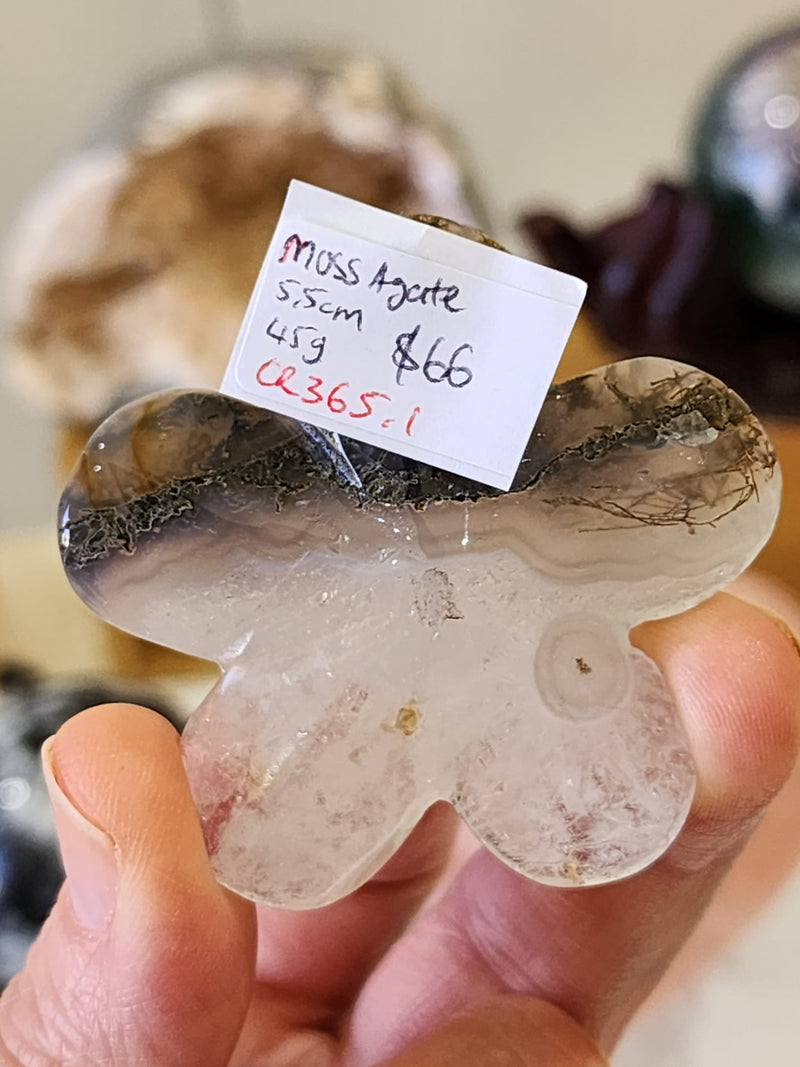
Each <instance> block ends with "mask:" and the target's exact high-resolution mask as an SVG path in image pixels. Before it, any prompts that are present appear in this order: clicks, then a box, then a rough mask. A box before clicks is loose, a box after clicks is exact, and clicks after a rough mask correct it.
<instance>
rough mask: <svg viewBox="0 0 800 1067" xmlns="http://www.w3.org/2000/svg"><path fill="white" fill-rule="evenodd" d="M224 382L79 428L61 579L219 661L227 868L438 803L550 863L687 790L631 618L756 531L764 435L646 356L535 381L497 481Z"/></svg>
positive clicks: (686, 587)
mask: <svg viewBox="0 0 800 1067" xmlns="http://www.w3.org/2000/svg"><path fill="white" fill-rule="evenodd" d="M338 444H339V443H338V442H337V440H336V439H335V438H333V437H330V436H328V435H326V434H323V433H321V432H320V431H317V430H314V429H312V428H311V427H304V426H302V425H301V424H299V423H296V422H293V421H291V420H289V419H286V418H283V417H281V416H278V415H275V414H273V413H271V412H268V411H263V410H260V409H258V408H255V407H250V406H248V405H247V404H244V403H241V402H239V401H236V400H232V399H230V398H227V397H224V396H221V395H219V394H216V393H199V392H183V391H172V392H167V393H162V394H158V395H156V396H154V397H150V398H148V399H145V400H140V401H137V402H135V403H133V404H130V405H128V406H127V407H125V408H122V409H121V410H119V411H118V412H117V413H116V414H115V415H113V416H112V417H111V418H109V419H108V420H107V421H106V422H105V423H104V424H103V425H102V426H101V427H100V428H99V429H98V430H97V432H96V433H95V434H94V436H93V437H92V438H91V440H90V441H89V443H88V445H87V446H86V449H85V452H84V455H83V458H82V460H81V462H80V464H79V466H78V468H77V470H76V471H75V473H74V475H73V477H72V480H71V481H70V483H69V485H68V487H67V489H66V491H65V493H64V497H63V500H62V510H61V545H62V553H63V560H64V565H65V567H66V570H67V573H68V575H69V578H70V581H71V582H72V584H73V586H74V588H75V589H76V591H77V592H78V594H79V595H80V596H81V597H82V598H83V599H84V601H86V603H87V604H89V605H90V606H91V607H92V608H93V609H94V610H95V611H96V612H98V613H99V614H100V615H101V616H102V617H103V618H105V619H107V620H108V621H109V622H112V623H114V624H115V625H116V626H119V627H121V628H123V629H125V630H128V631H130V632H131V633H134V634H137V635H139V636H141V637H144V638H147V639H149V640H151V641H156V642H159V643H161V644H164V645H168V646H169V647H171V648H175V649H179V650H182V651H184V652H189V653H193V654H195V655H198V656H202V657H205V658H207V659H209V660H213V661H215V662H216V663H218V664H219V667H220V671H221V678H220V681H219V684H218V685H217V686H216V687H215V688H214V689H213V691H212V692H211V693H210V694H209V696H208V697H207V699H206V700H205V701H204V703H203V704H202V705H201V707H200V708H199V709H198V710H197V711H196V712H195V714H194V715H193V716H192V717H191V719H190V721H189V723H188V725H187V727H186V729H185V731H184V739H183V745H184V754H185V763H186V768H187V771H188V774H189V778H190V782H191V787H192V791H193V794H194V797H195V800H196V803H197V807H198V809H199V812H200V817H201V819H202V824H203V828H204V833H205V839H206V843H207V846H208V850H209V853H210V856H211V859H212V863H213V865H214V868H215V870H216V872H217V875H218V877H219V878H220V880H221V881H222V882H224V883H225V884H226V885H228V886H230V887H231V888H233V889H234V890H236V891H237V892H239V893H241V894H243V895H245V896H247V897H250V898H252V899H253V900H257V901H261V902H265V903H267V904H271V905H278V906H282V907H289V908H307V907H316V906H319V905H323V904H326V903H328V902H330V901H333V900H335V899H337V898H338V897H341V896H343V895H344V894H346V893H348V892H350V891H351V890H353V889H355V888H356V887H357V886H358V885H360V884H361V883H363V882H364V881H365V880H366V879H367V878H369V877H370V876H371V875H372V874H373V873H374V872H375V870H376V869H377V868H378V867H379V866H380V865H381V864H382V863H383V862H384V861H385V860H386V859H387V858H388V857H389V856H390V855H391V853H392V852H393V851H394V850H395V849H396V848H397V846H398V845H399V843H400V842H401V841H402V840H403V838H405V837H406V835H407V834H408V833H409V832H410V830H411V829H412V827H413V826H414V825H415V823H416V822H417V821H418V819H419V818H420V816H421V815H422V814H423V812H424V811H425V810H426V809H427V808H428V807H429V806H430V805H431V804H432V803H434V802H435V801H437V800H440V799H444V800H447V801H449V802H450V803H451V804H452V805H453V806H454V807H455V808H456V809H457V811H458V812H459V813H460V814H461V816H462V818H463V819H464V820H465V821H466V822H467V823H468V824H469V826H470V827H471V829H472V830H473V832H474V833H475V834H476V836H477V837H478V838H479V839H480V840H481V841H482V842H483V843H484V844H485V845H486V847H487V848H489V849H491V850H492V851H493V852H494V853H496V855H497V856H499V857H500V858H501V859H502V860H504V861H505V862H506V863H507V864H509V865H510V866H511V867H513V868H514V869H515V870H517V871H519V872H520V873H521V874H524V875H526V876H528V877H530V878H533V879H536V880H538V881H540V882H544V883H548V884H551V885H561V886H570V885H590V884H597V883H602V882H607V881H610V880H613V879H618V878H622V877H624V876H626V875H630V874H632V873H633V872H635V871H637V870H639V869H640V868H642V867H643V866H645V865H646V864H648V863H650V862H651V861H652V860H654V859H655V858H656V857H657V856H658V855H659V854H660V853H661V852H662V851H663V850H664V849H665V848H666V847H667V845H668V844H669V843H670V841H671V840H672V839H673V837H674V836H675V834H676V833H677V831H678V829H679V828H680V826H681V824H682V821H683V820H684V818H685V815H686V813H687V810H688V807H689V804H690V801H691V797H692V790H693V782H694V778H693V769H692V764H691V759H690V757H689V754H688V752H687V747H686V741H685V738H684V735H683V733H682V730H681V727H680V725H679V722H678V719H677V715H676V711H675V708H674V705H673V700H672V698H671V696H670V693H669V691H668V689H667V687H666V685H665V683H664V680H663V679H662V677H661V675H660V673H659V671H658V670H657V668H656V666H655V665H654V664H653V663H652V662H651V661H650V660H649V659H647V658H646V657H645V656H644V655H643V654H642V653H641V652H639V651H637V650H635V649H634V648H632V647H631V645H630V644H629V641H628V630H629V628H630V627H631V626H633V625H635V624H636V623H639V622H641V621H642V620H645V619H652V618H657V617H662V616H666V615H671V614H673V613H675V612H678V611H682V610H683V609H685V608H688V607H690V606H692V605H694V604H697V603H698V602H699V601H702V600H703V599H705V598H706V597H708V596H710V595H711V594H712V593H713V592H715V591H716V590H718V589H720V588H721V587H722V586H724V585H725V584H726V583H727V582H729V581H730V580H731V579H732V578H734V577H735V576H736V575H737V574H739V573H740V571H742V569H743V568H744V567H745V566H746V565H747V564H748V563H749V562H750V561H751V560H752V559H753V557H754V556H755V555H756V553H757V552H758V551H759V549H760V548H761V546H762V545H763V544H764V543H765V541H766V540H767V538H768V537H769V534H770V531H771V530H772V527H773V524H774V522H775V517H776V513H777V509H778V501H779V495H780V475H779V472H778V468H777V466H776V462H775V456H774V453H773V451H772V448H771V446H770V443H769V441H768V439H767V438H766V436H765V434H764V432H763V430H762V428H761V426H760V425H759V423H758V422H757V420H756V419H755V417H754V416H753V415H752V414H751V412H750V411H749V409H748V408H747V407H746V405H745V404H744V403H743V402H742V401H741V400H740V399H739V398H738V397H737V396H736V395H735V394H733V393H731V392H730V391H729V390H728V389H727V388H726V387H725V386H724V385H722V384H721V383H720V382H718V381H716V380H715V379H713V378H710V377H708V376H707V375H706V374H704V373H702V372H700V371H697V370H694V369H693V368H690V367H686V366H684V365H681V364H677V363H672V362H668V361H666V360H661V359H655V358H643V359H636V360H629V361H627V362H621V363H618V364H615V365H613V366H610V367H606V368H603V369H602V370H600V371H596V372H594V373H592V374H589V375H587V376H585V377H581V378H576V379H573V380H572V381H569V382H567V383H565V384H562V385H559V386H555V387H553V388H552V389H551V391H550V393H549V396H548V398H547V400H546V403H545V405H544V408H543V409H542V412H541V415H540V417H539V419H538V422H537V424H536V427H535V430H534V432H533V434H532V436H531V439H530V442H529V444H528V447H527V450H526V453H525V457H524V459H523V461H522V464H521V466H520V469H519V472H518V475H517V478H516V480H515V482H514V485H513V486H512V489H511V491H510V492H508V493H499V492H496V491H494V490H491V489H487V488H486V487H484V486H480V485H477V484H475V483H474V482H468V481H465V480H463V479H459V478H457V477H455V476H453V475H449V474H447V473H445V472H442V471H439V470H435V469H433V468H430V467H425V466H422V465H420V464H416V463H414V462H412V461H410V460H407V459H404V458H402V457H399V456H396V455H392V454H388V453H384V452H381V451H378V450H376V449H374V448H371V447H368V446H366V445H363V444H359V443H357V442H354V441H348V440H346V439H343V440H342V442H341V451H340V450H339V448H338Z"/></svg>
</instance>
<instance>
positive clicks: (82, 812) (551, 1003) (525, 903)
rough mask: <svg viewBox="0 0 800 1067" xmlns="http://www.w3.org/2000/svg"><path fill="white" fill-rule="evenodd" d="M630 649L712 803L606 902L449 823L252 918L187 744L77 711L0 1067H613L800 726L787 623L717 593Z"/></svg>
mask: <svg viewBox="0 0 800 1067" xmlns="http://www.w3.org/2000/svg"><path fill="white" fill-rule="evenodd" d="M635 640H636V642H637V643H638V644H639V645H640V647H642V648H643V649H644V650H645V651H646V652H647V653H648V654H649V655H650V656H652V657H653V659H655V660H656V662H657V663H658V664H659V665H660V667H661V669H662V670H663V672H664V674H665V676H666V678H667V680H668V682H669V684H670V685H671V687H672V689H673V691H674V693H675V696H676V699H677V702H678V705H679V708H680V711H681V714H682V716H683V719H684V722H685V724H686V728H687V731H688V734H689V737H690V742H691V745H692V750H693V753H694V756H695V760H696V763H697V768H698V776H699V786H698V791H697V797H696V800H695V803H694V806H693V809H692V812H691V815H690V817H689V820H688V822H687V824H686V826H685V828H684V830H683V831H682V833H681V834H680V836H679V838H678V839H677V840H676V842H675V843H674V844H673V846H672V847H671V848H670V849H669V851H668V852H667V853H666V854H665V855H664V856H663V857H662V858H661V859H660V860H659V861H658V862H657V863H656V864H654V865H653V866H652V867H650V868H649V869H648V870H646V871H643V872H642V873H640V874H639V875H637V876H635V877H633V878H630V879H628V880H627V881H624V882H620V883H618V884H615V885H610V886H604V887H601V888H593V889H585V890H557V889H552V888H547V887H543V886H538V885H535V884H534V883H531V882H528V881H526V880H525V879H523V878H521V877H519V876H518V875H516V874H514V873H513V872H512V871H510V870H509V869H508V868H506V867H505V866H504V865H503V864H501V863H500V862H499V861H498V860H496V859H495V858H494V857H492V856H491V855H489V854H488V853H486V852H484V851H482V850H477V851H472V854H471V855H470V856H469V857H468V858H467V859H466V861H465V862H464V863H463V864H462V865H461V866H455V868H454V865H453V864H452V863H451V862H450V850H451V846H452V843H453V840H454V835H455V833H456V822H455V819H454V817H453V815H452V813H451V812H450V810H449V809H448V808H447V807H445V806H437V807H436V808H433V809H431V811H430V812H429V813H428V814H427V816H426V817H425V818H424V819H423V821H422V822H421V823H420V825H419V826H418V827H417V829H416V830H415V832H414V833H413V834H412V835H411V837H410V838H409V839H408V841H407V842H406V843H405V845H404V846H403V847H402V848H401V849H400V851H399V852H398V853H397V854H396V855H395V857H394V858H393V859H392V860H391V861H390V862H389V864H387V866H386V867H385V868H384V869H383V870H382V871H381V872H380V874H379V875H378V876H377V877H376V878H375V879H373V880H372V881H371V882H369V883H368V884H367V885H365V886H363V887H362V888H361V889H360V890H358V891H357V892H356V893H354V894H353V895H351V896H350V897H348V898H346V899H344V900H342V901H340V902H338V903H336V904H334V905H331V906H330V907H328V908H324V909H321V910H319V911H314V912H295V913H293V912H279V911H270V910H268V909H256V908H254V907H253V906H252V905H251V904H249V903H248V902H246V901H244V900H241V899H240V898H238V897H236V896H234V895H233V894H231V893H229V892H228V891H227V890H225V889H223V888H222V887H220V886H219V885H217V883H216V882H215V881H214V879H213V877H212V875H211V872H210V870H209V867H208V863H207V860H206V856H205V852H204V849H203V842H202V838H201V834H200V828H199V825H198V822H197V818H196V815H195V813H194V809H193V806H192V803H191V798H190V796H189V791H188V787H187V783H186V779H185V776H184V773H183V769H182V764H181V759H180V751H179V743H178V738H177V735H176V734H175V733H174V731H173V730H172V728H171V727H170V726H169V725H168V724H167V723H166V722H165V721H164V720H162V719H160V718H159V717H157V716H156V715H154V714H153V713H151V712H149V711H147V710H145V709H142V708H137V707H133V706H130V705H115V706H106V707H100V708H93V709H90V710H88V711H86V712H83V713H82V714H81V715H78V716H76V717H75V718H74V719H72V720H70V721H69V722H68V723H67V724H66V725H65V726H64V727H62V728H61V730H60V731H59V732H58V733H57V734H56V735H55V738H53V739H51V740H50V742H48V743H47V745H46V746H45V750H44V760H45V767H46V770H47V773H48V775H49V779H50V790H51V795H52V797H53V800H54V808H55V812H56V821H57V827H58V831H59V837H60V841H61V846H62V852H63V856H64V864H65V868H66V871H67V881H66V884H65V888H64V890H63V891H62V893H61V896H60V897H59V900H58V902H57V904H56V906H55V908H54V910H53V913H52V915H51V916H50V918H49V920H48V921H47V923H46V924H45V926H44V928H43V930H42V933H41V936H40V938H39V940H38V942H37V944H36V945H35V947H34V949H33V950H32V952H31V955H30V958H29V961H28V964H27V967H26V969H25V970H24V972H23V973H22V974H21V975H19V976H18V977H17V978H16V979H15V980H14V982H12V984H11V985H10V987H9V988H8V990H7V991H6V993H5V995H4V996H3V998H2V1000H1V1001H0V1062H2V1063H3V1064H4V1065H5V1064H8V1065H10V1067H16V1065H21V1064H24V1065H25V1067H29V1065H30V1067H34V1065H35V1067H50V1065H55V1064H59V1065H73V1064H75V1065H78V1064H82V1065H85V1064H87V1063H92V1064H96V1065H109V1064H113V1065H114V1067H130V1065H134V1064H135V1065H137V1067H144V1065H147V1067H162V1065H163V1067H184V1065H185V1067H198V1065H200V1067H267V1065H269V1067H333V1065H346V1067H367V1065H373V1064H379V1063H380V1064H385V1065H391V1067H412V1065H413V1067H426V1065H431V1067H434V1065H436V1067H450V1065H453V1067H456V1065H458V1067H470V1065H472V1064H474V1065H476V1067H478V1065H480V1067H488V1065H490V1064H497V1065H501V1064H502V1065H504V1067H506V1065H507V1067H533V1065H534V1064H535V1065H536V1067H548V1065H551V1064H552V1065H556V1064H558V1065H559V1067H600V1065H602V1064H604V1063H606V1062H607V1061H606V1059H605V1057H607V1056H608V1055H609V1054H610V1052H611V1050H612V1048H613V1046H614V1044H615V1042H616V1041H617V1039H618V1037H619V1035H620V1033H621V1032H622V1030H623V1029H624V1027H625V1026H626V1024H627V1023H628V1021H629V1020H630V1019H631V1017H632V1016H633V1014H634V1013H635V1012H636V1011H637V1010H638V1009H639V1008H640V1006H641V1005H642V1004H643V1003H644V1001H645V1000H646V998H647V997H648V995H649V994H650V993H651V991H652V990H653V989H654V988H655V987H656V985H657V984H658V983H659V982H660V981H661V980H662V979H663V977H664V975H665V974H666V973H667V972H668V970H669V967H670V963H671V961H672V960H673V959H674V958H675V956H676V954H678V953H679V952H680V951H681V949H682V948H683V951H684V952H686V951H687V950H688V949H689V947H690V946H691V944H692V931H693V930H694V929H695V928H696V927H697V924H698V922H699V921H700V920H701V917H702V915H703V913H704V912H705V910H706V908H707V906H708V905H709V903H710V902H711V901H712V900H713V899H714V897H715V894H718V893H719V892H720V887H721V886H723V884H724V883H725V880H726V876H727V875H728V872H729V870H730V868H731V865H732V863H734V862H735V861H736V858H737V856H740V855H741V856H742V857H744V856H745V855H746V851H745V846H746V845H747V842H748V839H750V837H751V835H752V834H753V831H754V829H755V827H756V826H757V825H758V823H759V820H760V818H761V816H762V814H763V813H764V811H765V810H766V809H767V807H768V806H769V804H770V802H771V801H772V800H773V798H775V797H776V796H777V795H778V794H779V792H780V790H781V788H782V787H783V786H784V784H785V783H786V782H787V780H788V779H789V778H790V774H791V771H792V766H793V764H794V761H795V755H796V752H797V747H798V734H799V733H800V729H799V728H800V651H798V646H797V644H796V642H795V640H794V639H793V638H792V636H791V633H790V631H789V629H788V628H787V626H786V625H785V624H784V623H782V622H780V621H778V620H776V619H775V618H774V617H773V616H772V615H771V614H768V613H765V612H764V611H762V610H761V609H759V608H757V607H755V606H753V605H751V604H748V603H745V602H743V601H741V600H739V599H736V598H734V597H731V596H727V595H720V596H718V597H715V598H714V599H713V600H711V601H709V602H707V603H706V604H703V605H702V606H700V607H699V608H696V609H694V610H693V611H691V612H689V613H687V614H686V615H683V616H680V617H676V618H674V619H668V620H666V621H663V622H660V623H652V624H648V625H647V626H645V627H642V628H641V629H640V630H639V631H637V633H636V635H635ZM755 840H756V838H754V841H755ZM434 889H435V892H434V893H433V895H432V896H431V894H432V891H433V890H434ZM426 901H427V903H426ZM712 911H713V909H712ZM711 913H712V912H711V911H710V912H709V914H711ZM695 936H696V935H695Z"/></svg>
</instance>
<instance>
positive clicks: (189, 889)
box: [0, 704, 255, 1067]
mask: <svg viewBox="0 0 800 1067" xmlns="http://www.w3.org/2000/svg"><path fill="white" fill-rule="evenodd" d="M42 758H43V761H44V768H45V777H46V780H47V786H48V791H49V793H50V798H51V801H52V804H53V810H54V815H55V822H56V830H57V833H58V839H59V844H60V847H61V853H62V859H63V863H64V869H65V871H66V882H65V884H64V887H63V889H62V891H61V893H60V895H59V898H58V900H57V902H56V904H55V907H54V908H53V911H52V914H51V915H50V917H49V918H48V920H47V921H46V923H45V925H44V927H43V928H42V931H41V933H40V936H39V938H38V940H37V941H36V943H35V945H34V946H33V948H32V949H31V952H30V955H29V957H28V961H27V965H26V966H25V968H24V970H23V971H22V972H21V973H20V974H19V975H18V976H17V977H16V978H15V979H14V980H13V981H12V982H11V984H10V985H9V987H8V989H7V990H6V992H5V994H4V995H3V997H2V999H1V1000H0V1062H1V1063H2V1064H3V1065H5V1064H8V1065H13V1067H16V1065H24V1067H28V1065H29V1064H30V1065H32V1064H36V1065H37V1067H50V1065H53V1067H55V1065H58V1067H71V1065H76V1067H77V1065H78V1064H80V1065H82V1067H85V1065H86V1064H88V1063H92V1064H113V1065H114V1067H127V1065H129V1064H130V1065H132V1064H136V1065H137V1067H141V1064H143V1063H146V1064H148V1067H160V1065H167V1064H168V1065H169V1067H183V1065H184V1064H185V1065H187V1067H189V1065H191V1067H198V1065H200V1064H202V1065H203V1067H217V1065H219V1067H223V1065H224V1064H226V1063H227V1062H228V1059H229V1057H230V1053H231V1050H232V1049H233V1046H234V1044H235V1042H236V1038H237V1036H238V1033H239V1029H240V1027H241V1023H242V1020H243V1018H244V1015H245V1012H246V1010H247V1005H248V1002H249V999H250V993H251V987H252V974H253V967H254V960H253V955H254V945H255V933H254V931H255V919H254V914H253V909H252V907H251V906H250V905H249V904H247V903H246V902H245V901H243V900H241V899H239V898H237V897H235V896H234V895H233V894H231V893H229V892H228V891H227V890H225V889H223V888H222V887H221V886H219V885H218V884H217V882H216V881H215V880H214V877H213V875H212V873H211V870H210V867H209V864H208V859H207V857H206V852H205V849H204V847H203V840H202V835H201V831H200V826H199V822H198V819H197V815H196V813H195V810H194V806H193V804H192V799H191V795H190V792H189V788H188V784H187V781H186V777H185V775H184V771H183V765H182V762H181V756H180V747H179V739H178V736H177V734H176V733H175V731H174V729H173V728H172V727H171V726H170V725H169V724H168V723H167V722H166V721H165V720H164V719H162V718H161V717H160V716H158V715H156V714H155V713H154V712H150V711H147V710H146V709H144V708H137V707H134V706H132V705H127V704H118V705H106V706H102V707H97V708H92V709H90V710H88V711H85V712H82V713H81V714H80V715H78V716H76V717H75V718H73V719H71V720H70V721H69V722H68V723H66V725H65V726H63V727H62V728H61V729H60V730H59V732H58V733H57V734H56V735H55V736H54V737H52V738H50V739H49V741H47V742H46V743H45V746H44V749H43V752H42Z"/></svg>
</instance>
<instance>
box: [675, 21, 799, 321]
mask: <svg viewBox="0 0 800 1067" xmlns="http://www.w3.org/2000/svg"><path fill="white" fill-rule="evenodd" d="M692 165H693V175H692V182H693V184H694V185H695V186H696V188H698V189H700V190H702V191H703V192H704V193H705V194H706V195H707V196H708V197H709V199H710V200H711V201H712V203H713V204H714V208H715V210H716V212H717V213H718V214H719V216H720V218H721V219H722V220H723V224H724V228H725V231H726V233H727V234H728V235H729V236H730V237H731V254H732V261H733V266H734V268H735V270H736V273H737V274H738V276H739V277H741V278H742V280H743V282H744V284H745V285H746V287H747V288H748V290H749V291H750V292H751V293H753V294H754V295H755V296H758V297H760V298H761V299H762V300H763V301H764V302H765V303H767V304H770V305H773V306H775V307H781V308H784V309H785V310H787V311H793V312H798V313H800V23H799V24H796V25H794V26H792V27H790V28H788V29H785V30H783V31H782V32H781V33H778V34H775V35H773V36H770V37H768V38H766V39H765V40H761V41H758V42H757V43H756V44H754V45H753V46H752V47H751V48H749V49H747V50H746V51H744V52H743V53H742V54H741V55H740V56H738V57H737V58H736V59H735V60H734V62H733V63H731V64H730V65H729V66H728V67H726V69H725V70H724V71H723V73H722V74H721V75H720V77H718V78H717V80H716V81H715V82H714V84H713V86H712V87H711V90H710V91H709V93H708V94H707V96H706V98H705V103H704V106H703V107H702V109H701V112H700V116H699V119H698V122H697V125H696V128H695V133H694V138H693V144H692Z"/></svg>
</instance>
